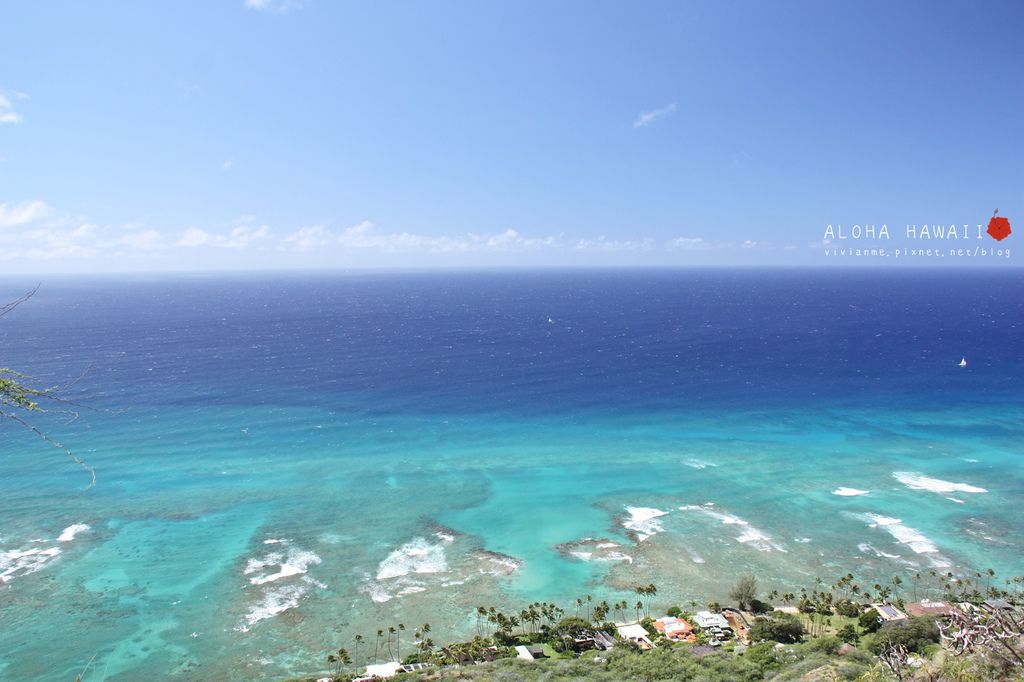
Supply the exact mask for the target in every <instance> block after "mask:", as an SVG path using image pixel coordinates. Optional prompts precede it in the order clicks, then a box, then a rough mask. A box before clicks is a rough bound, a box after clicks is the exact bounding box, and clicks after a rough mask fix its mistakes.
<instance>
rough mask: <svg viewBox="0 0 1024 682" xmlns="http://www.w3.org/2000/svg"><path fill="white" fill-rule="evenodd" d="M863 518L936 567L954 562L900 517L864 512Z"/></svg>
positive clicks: (871, 525) (946, 565)
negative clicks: (905, 523)
mask: <svg viewBox="0 0 1024 682" xmlns="http://www.w3.org/2000/svg"><path fill="white" fill-rule="evenodd" d="M862 518H863V519H864V520H866V521H867V522H868V525H869V526H870V527H871V528H881V529H883V530H885V531H886V532H887V533H889V535H891V536H892V537H893V538H894V539H895V540H896V542H898V543H900V544H901V545H904V546H906V547H909V548H910V549H911V550H912V551H913V552H914V553H915V554H919V555H921V556H923V557H925V558H926V559H928V561H929V562H930V563H931V564H932V566H934V567H935V568H948V567H950V566H951V565H952V564H951V563H950V561H949V559H947V558H946V557H944V556H942V554H940V553H939V548H938V547H937V546H936V545H935V543H934V542H932V541H931V540H930V539H928V538H927V537H926V536H925V535H924V533H922V532H921V531H919V530H917V529H916V528H911V527H910V526H907V525H904V523H903V521H902V520H900V519H895V518H893V517H891V516H884V515H882V514H871V513H867V514H863V515H862Z"/></svg>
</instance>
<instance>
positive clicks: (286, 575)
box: [235, 538, 325, 632]
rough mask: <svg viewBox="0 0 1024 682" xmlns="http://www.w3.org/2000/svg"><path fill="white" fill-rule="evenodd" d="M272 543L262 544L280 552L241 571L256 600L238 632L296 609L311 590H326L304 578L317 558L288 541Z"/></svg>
mask: <svg viewBox="0 0 1024 682" xmlns="http://www.w3.org/2000/svg"><path fill="white" fill-rule="evenodd" d="M271 540H272V542H267V541H264V542H263V544H264V545H271V546H274V547H280V548H281V549H275V550H274V551H272V552H269V553H267V554H264V555H263V556H261V557H257V558H252V559H249V560H248V561H247V562H246V564H245V568H244V569H243V571H242V574H243V575H245V576H248V578H249V584H250V585H253V586H254V587H253V588H250V589H255V590H257V594H259V600H258V601H257V602H256V603H255V605H254V606H253V607H252V608H251V609H249V611H248V612H247V613H246V614H245V625H241V626H239V627H237V628H235V629H236V630H238V631H239V632H248V631H249V628H250V627H251V626H253V625H255V624H256V623H258V622H260V621H261V620H266V619H267V618H272V617H274V616H276V615H277V614H279V613H283V612H285V611H287V610H288V609H292V608H295V607H296V606H298V605H299V602H300V601H302V598H303V597H304V596H305V595H306V593H307V592H309V589H310V587H313V586H316V587H321V588H323V587H325V585H324V584H323V583H320V582H317V581H316V580H314V579H313V578H312V577H310V576H309V575H306V573H307V571H308V570H309V568H310V566H316V565H318V564H319V563H320V562H321V559H320V557H319V556H317V555H316V554H314V553H313V552H310V551H307V550H304V549H301V548H299V547H294V546H292V545H291V544H290V542H289V541H288V540H280V539H276V538H271Z"/></svg>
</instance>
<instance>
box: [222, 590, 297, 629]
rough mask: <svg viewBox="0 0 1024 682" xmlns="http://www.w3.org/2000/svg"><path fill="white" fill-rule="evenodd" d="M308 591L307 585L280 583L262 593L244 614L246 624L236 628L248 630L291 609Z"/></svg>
mask: <svg viewBox="0 0 1024 682" xmlns="http://www.w3.org/2000/svg"><path fill="white" fill-rule="evenodd" d="M308 591H309V585H307V584H305V583H302V582H297V583H290V584H287V585H280V586H278V587H276V588H274V589H272V590H267V591H266V592H265V593H264V594H263V599H262V600H261V601H260V602H259V604H257V605H256V606H254V607H253V608H252V609H250V610H249V612H248V613H246V614H245V622H246V624H247V626H242V627H239V628H236V630H239V631H240V632H248V631H249V627H248V626H252V625H255V624H256V623H258V622H260V621H261V620H266V619H267V618H273V617H274V616H276V615H277V614H279V613H283V612H284V611H287V610H288V609H293V608H295V607H296V606H298V605H299V602H300V601H302V597H304V596H305V595H306V592H308Z"/></svg>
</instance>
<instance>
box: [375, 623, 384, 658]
mask: <svg viewBox="0 0 1024 682" xmlns="http://www.w3.org/2000/svg"><path fill="white" fill-rule="evenodd" d="M382 637H384V631H383V630H377V641H376V642H374V644H373V660H375V661H376V660H378V659H377V651H378V650H379V649H380V640H381V638H382Z"/></svg>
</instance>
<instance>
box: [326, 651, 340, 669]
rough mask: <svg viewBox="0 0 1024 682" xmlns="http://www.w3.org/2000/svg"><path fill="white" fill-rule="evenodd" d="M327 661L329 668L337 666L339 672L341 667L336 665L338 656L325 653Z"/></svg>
mask: <svg viewBox="0 0 1024 682" xmlns="http://www.w3.org/2000/svg"><path fill="white" fill-rule="evenodd" d="M327 663H329V664H330V666H331V670H334V669H336V668H337V669H338V672H341V668H339V667H338V657H337V656H335V655H334V654H327Z"/></svg>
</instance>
